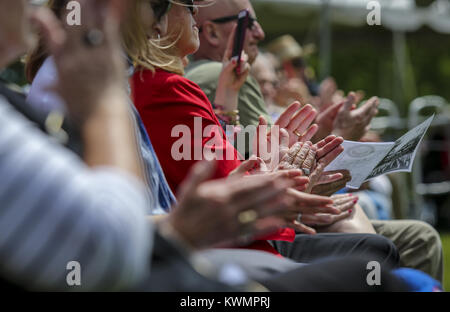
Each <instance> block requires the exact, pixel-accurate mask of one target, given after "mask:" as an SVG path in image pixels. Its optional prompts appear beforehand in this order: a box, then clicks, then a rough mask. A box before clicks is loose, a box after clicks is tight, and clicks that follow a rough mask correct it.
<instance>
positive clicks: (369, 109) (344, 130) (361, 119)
mask: <svg viewBox="0 0 450 312" xmlns="http://www.w3.org/2000/svg"><path fill="white" fill-rule="evenodd" d="M357 98H358V97H357V95H356V94H355V93H354V92H350V94H349V95H348V97H347V100H346V101H345V103H344V105H343V106H342V108H341V109H340V111H339V113H338V114H337V117H336V120H335V123H334V130H333V133H334V134H336V135H340V136H342V137H343V138H345V139H346V140H350V141H358V140H359V139H361V138H362V137H363V136H364V134H365V133H366V132H367V131H369V129H370V121H371V120H372V118H373V117H374V116H375V115H376V114H377V113H378V105H379V100H378V98H377V97H372V98H370V99H369V100H368V101H367V102H366V103H365V104H364V105H362V106H361V107H359V108H356V109H352V108H353V107H354V105H355V104H356V103H357V102H356V100H357Z"/></svg>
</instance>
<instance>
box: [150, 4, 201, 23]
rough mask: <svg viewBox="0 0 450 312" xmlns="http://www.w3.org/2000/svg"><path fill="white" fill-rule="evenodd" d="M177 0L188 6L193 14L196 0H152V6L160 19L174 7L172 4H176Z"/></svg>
mask: <svg viewBox="0 0 450 312" xmlns="http://www.w3.org/2000/svg"><path fill="white" fill-rule="evenodd" d="M177 2H178V3H180V4H182V5H183V6H186V8H188V9H189V11H190V12H191V14H194V9H195V5H194V0H176V1H173V2H172V1H169V0H160V1H151V6H152V9H153V12H154V13H155V16H156V18H157V19H160V18H161V17H163V16H164V15H166V14H167V12H169V10H170V8H171V7H172V4H176V3H177Z"/></svg>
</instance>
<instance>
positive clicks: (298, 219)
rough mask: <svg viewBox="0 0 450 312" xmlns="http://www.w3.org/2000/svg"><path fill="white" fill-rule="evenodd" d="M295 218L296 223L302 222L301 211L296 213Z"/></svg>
mask: <svg viewBox="0 0 450 312" xmlns="http://www.w3.org/2000/svg"><path fill="white" fill-rule="evenodd" d="M296 220H297V222H298V223H302V213H301V212H299V213H298V215H297V219H296Z"/></svg>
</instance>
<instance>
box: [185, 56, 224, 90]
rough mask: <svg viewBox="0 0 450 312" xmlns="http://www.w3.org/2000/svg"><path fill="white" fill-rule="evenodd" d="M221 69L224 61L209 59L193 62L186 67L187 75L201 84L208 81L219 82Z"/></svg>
mask: <svg viewBox="0 0 450 312" xmlns="http://www.w3.org/2000/svg"><path fill="white" fill-rule="evenodd" d="M221 71H222V63H220V62H214V61H209V60H201V61H195V62H193V63H192V64H189V66H188V68H187V69H186V77H187V78H189V79H191V80H192V81H195V82H196V83H198V84H199V85H202V84H204V83H208V82H214V83H217V80H218V79H219V76H220V72H221Z"/></svg>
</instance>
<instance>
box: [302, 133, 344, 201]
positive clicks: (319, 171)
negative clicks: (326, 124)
mask: <svg viewBox="0 0 450 312" xmlns="http://www.w3.org/2000/svg"><path fill="white" fill-rule="evenodd" d="M343 142H344V139H343V138H342V137H335V136H333V135H331V136H328V137H327V138H325V139H323V140H321V141H320V142H318V143H317V144H315V147H316V149H317V151H316V165H315V166H314V167H313V168H312V170H311V172H310V175H309V180H310V182H309V184H308V187H307V189H306V192H308V193H311V192H312V189H313V188H314V187H315V186H317V185H320V184H328V183H332V182H336V181H338V180H340V179H342V178H343V175H342V173H336V172H335V171H332V172H324V170H325V168H326V167H327V166H328V165H329V164H330V163H331V162H332V161H333V160H334V159H336V157H338V156H339V154H341V153H342V152H343V151H344V148H343V147H342V145H341V144H342V143H343Z"/></svg>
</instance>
